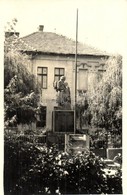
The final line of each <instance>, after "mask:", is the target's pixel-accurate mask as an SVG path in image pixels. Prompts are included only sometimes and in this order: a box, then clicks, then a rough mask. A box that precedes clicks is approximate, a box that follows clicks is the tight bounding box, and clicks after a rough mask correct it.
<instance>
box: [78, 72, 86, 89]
mask: <svg viewBox="0 0 127 195" xmlns="http://www.w3.org/2000/svg"><path fill="white" fill-rule="evenodd" d="M78 89H79V90H87V89H88V70H87V69H79V74H78Z"/></svg>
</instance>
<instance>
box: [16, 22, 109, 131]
mask: <svg viewBox="0 0 127 195" xmlns="http://www.w3.org/2000/svg"><path fill="white" fill-rule="evenodd" d="M20 40H21V41H20V42H19V44H18V49H19V50H20V51H23V52H26V53H27V54H28V55H31V56H32V58H31V67H30V70H31V72H32V73H34V74H35V75H37V77H38V81H39V82H40V83H41V86H42V102H43V106H44V108H45V109H44V110H43V113H42V115H43V117H42V118H43V124H42V126H46V127H47V128H49V129H51V128H52V111H53V110H54V107H56V106H57V104H56V91H55V90H54V88H53V82H54V81H55V80H59V79H60V77H61V76H62V75H64V76H65V77H66V81H67V82H68V84H69V87H70V91H71V104H72V107H73V105H74V104H75V48H76V43H75V41H73V40H71V39H69V38H67V37H65V36H62V35H59V34H56V33H52V32H44V26H43V25H40V26H39V31H38V32H34V33H32V34H30V35H28V36H25V37H23V38H20ZM107 57H108V55H107V54H106V53H105V52H102V51H99V50H97V49H95V48H92V47H90V46H88V45H85V44H82V43H78V45H77V65H78V68H77V93H79V92H80V91H81V90H83V91H87V90H92V88H93V87H94V86H95V85H97V82H98V77H99V76H100V75H101V73H103V72H104V71H105V61H106V59H107Z"/></svg>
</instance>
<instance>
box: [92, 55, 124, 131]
mask: <svg viewBox="0 0 127 195" xmlns="http://www.w3.org/2000/svg"><path fill="white" fill-rule="evenodd" d="M90 95H91V97H90V99H89V106H90V110H91V114H92V120H91V124H93V125H94V126H98V127H102V128H105V129H107V130H110V131H112V130H114V129H115V131H117V132H118V133H121V132H122V57H121V56H119V55H118V56H111V57H110V58H109V59H108V60H107V63H106V72H105V73H104V75H103V77H102V79H101V81H100V82H99V83H98V85H97V87H96V88H95V90H94V92H93V93H92V94H90Z"/></svg>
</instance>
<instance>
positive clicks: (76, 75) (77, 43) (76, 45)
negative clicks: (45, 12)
mask: <svg viewBox="0 0 127 195" xmlns="http://www.w3.org/2000/svg"><path fill="white" fill-rule="evenodd" d="M77 44H78V9H77V12H76V43H75V130H76V103H77Z"/></svg>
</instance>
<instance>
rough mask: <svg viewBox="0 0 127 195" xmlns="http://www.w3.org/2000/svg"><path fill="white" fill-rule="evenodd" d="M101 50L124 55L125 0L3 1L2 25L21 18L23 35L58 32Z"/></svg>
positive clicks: (126, 31) (126, 32) (126, 40)
mask: <svg viewBox="0 0 127 195" xmlns="http://www.w3.org/2000/svg"><path fill="white" fill-rule="evenodd" d="M77 9H78V41H80V42H82V43H86V44H88V45H91V46H94V47H96V48H98V49H101V50H105V51H108V52H113V53H122V52H123V50H124V48H125V46H126V45H127V22H126V21H127V1H126V0H1V11H2V13H3V16H2V19H3V24H4V26H6V24H7V22H11V20H12V19H13V18H17V19H18V23H17V25H16V30H17V31H19V32H20V36H21V37H22V36H25V35H28V34H31V33H33V32H36V31H38V26H39V25H44V31H45V32H56V33H58V34H62V35H65V36H67V37H69V38H72V39H74V40H75V37H76V35H75V34H76V10H77Z"/></svg>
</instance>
